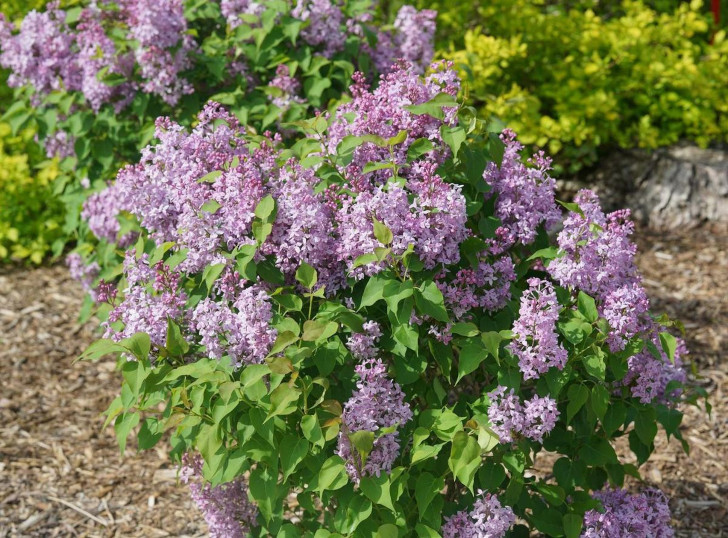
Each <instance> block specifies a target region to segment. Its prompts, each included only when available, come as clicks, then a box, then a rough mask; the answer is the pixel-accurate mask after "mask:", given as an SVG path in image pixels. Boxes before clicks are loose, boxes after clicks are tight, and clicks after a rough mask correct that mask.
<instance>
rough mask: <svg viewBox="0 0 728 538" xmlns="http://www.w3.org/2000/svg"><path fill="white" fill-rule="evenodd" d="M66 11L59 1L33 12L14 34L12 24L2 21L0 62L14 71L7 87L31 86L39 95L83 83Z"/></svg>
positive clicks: (0, 26) (76, 87) (0, 28)
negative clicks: (61, 7)
mask: <svg viewBox="0 0 728 538" xmlns="http://www.w3.org/2000/svg"><path fill="white" fill-rule="evenodd" d="M65 19H66V13H65V11H63V10H60V9H58V2H57V1H56V2H50V3H49V4H48V6H47V11H45V12H43V13H40V12H38V11H35V10H33V11H31V12H30V13H28V14H27V15H26V16H25V18H24V19H23V22H22V23H21V24H20V30H19V32H18V33H17V34H15V35H14V34H13V25H12V24H11V23H9V22H7V20H6V19H5V17H4V16H3V17H2V19H1V20H0V47H1V48H2V53H1V54H0V65H2V67H4V68H6V69H9V70H10V71H11V73H10V76H9V77H8V86H10V87H12V88H17V87H20V86H25V85H31V86H33V87H34V88H35V91H36V92H38V93H39V94H41V95H42V94H47V93H50V92H51V91H53V90H59V89H61V88H65V89H67V90H77V89H79V87H80V84H81V77H80V71H79V66H78V62H77V60H76V57H75V53H74V51H73V45H74V36H73V34H72V33H71V31H70V30H69V28H68V26H67V25H66V22H65Z"/></svg>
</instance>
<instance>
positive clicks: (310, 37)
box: [291, 0, 346, 58]
mask: <svg viewBox="0 0 728 538" xmlns="http://www.w3.org/2000/svg"><path fill="white" fill-rule="evenodd" d="M291 15H292V16H294V17H296V18H297V19H300V20H302V21H307V22H308V25H307V26H304V28H303V29H302V30H301V37H302V38H303V40H304V41H305V42H306V43H308V44H309V45H311V46H314V47H318V46H321V47H322V48H323V55H324V56H326V57H327V58H330V57H331V56H333V55H334V54H335V53H336V52H339V51H340V50H341V49H343V48H344V42H345V41H346V33H345V31H343V30H342V24H343V22H344V14H343V13H342V11H341V8H340V7H339V6H338V4H337V2H332V0H296V6H295V7H294V8H293V11H292V12H291Z"/></svg>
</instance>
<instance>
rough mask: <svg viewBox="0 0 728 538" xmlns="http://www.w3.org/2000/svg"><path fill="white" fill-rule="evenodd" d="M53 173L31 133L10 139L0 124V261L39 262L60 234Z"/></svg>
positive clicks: (7, 128)
mask: <svg viewBox="0 0 728 538" xmlns="http://www.w3.org/2000/svg"><path fill="white" fill-rule="evenodd" d="M57 174H58V169H57V163H56V161H48V160H43V156H42V155H41V153H40V148H38V147H37V145H36V144H35V143H34V142H33V132H32V131H24V132H23V133H21V134H20V135H18V136H12V134H11V129H10V126H9V125H8V124H6V123H0V261H7V260H10V259H14V260H29V261H31V262H33V263H40V262H41V261H43V258H44V257H45V256H46V255H47V254H48V253H49V252H50V250H51V247H52V245H53V242H54V241H55V240H56V239H58V238H59V237H60V236H61V235H62V234H61V226H62V222H63V207H62V205H61V203H60V202H59V201H58V200H57V198H56V197H55V196H54V195H53V186H52V182H53V180H54V179H55V177H56V175H57Z"/></svg>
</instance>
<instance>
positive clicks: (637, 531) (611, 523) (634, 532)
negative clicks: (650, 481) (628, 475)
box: [581, 488, 675, 538]
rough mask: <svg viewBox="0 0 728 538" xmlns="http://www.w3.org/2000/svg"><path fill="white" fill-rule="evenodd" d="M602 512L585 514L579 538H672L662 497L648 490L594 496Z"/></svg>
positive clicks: (672, 534) (604, 493) (596, 511)
mask: <svg viewBox="0 0 728 538" xmlns="http://www.w3.org/2000/svg"><path fill="white" fill-rule="evenodd" d="M594 498H595V499H597V500H599V501H601V503H602V506H603V508H604V511H603V512H601V511H598V510H589V511H588V512H587V513H586V514H584V531H583V532H582V534H581V536H582V538H623V537H625V536H645V537H647V536H649V537H650V538H671V537H672V536H674V535H675V534H674V531H673V530H672V528H670V507H669V506H668V504H667V497H665V494H664V493H662V492H661V491H659V490H657V489H648V490H646V491H644V492H643V493H640V494H630V493H629V492H628V491H626V490H623V489H610V488H606V489H604V490H602V491H597V492H595V493H594Z"/></svg>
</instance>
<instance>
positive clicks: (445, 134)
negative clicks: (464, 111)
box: [440, 125, 467, 157]
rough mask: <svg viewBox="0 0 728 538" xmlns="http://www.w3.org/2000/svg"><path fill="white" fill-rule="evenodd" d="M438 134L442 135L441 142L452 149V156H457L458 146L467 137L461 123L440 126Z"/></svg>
mask: <svg viewBox="0 0 728 538" xmlns="http://www.w3.org/2000/svg"><path fill="white" fill-rule="evenodd" d="M440 135H441V136H442V140H443V142H445V143H446V144H447V145H448V146H449V147H450V149H451V150H452V154H453V157H457V156H458V153H459V152H460V146H462V145H463V142H465V139H466V137H467V136H466V133H465V129H464V128H463V127H462V126H461V125H457V126H455V127H450V126H448V125H443V126H441V127H440Z"/></svg>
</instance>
